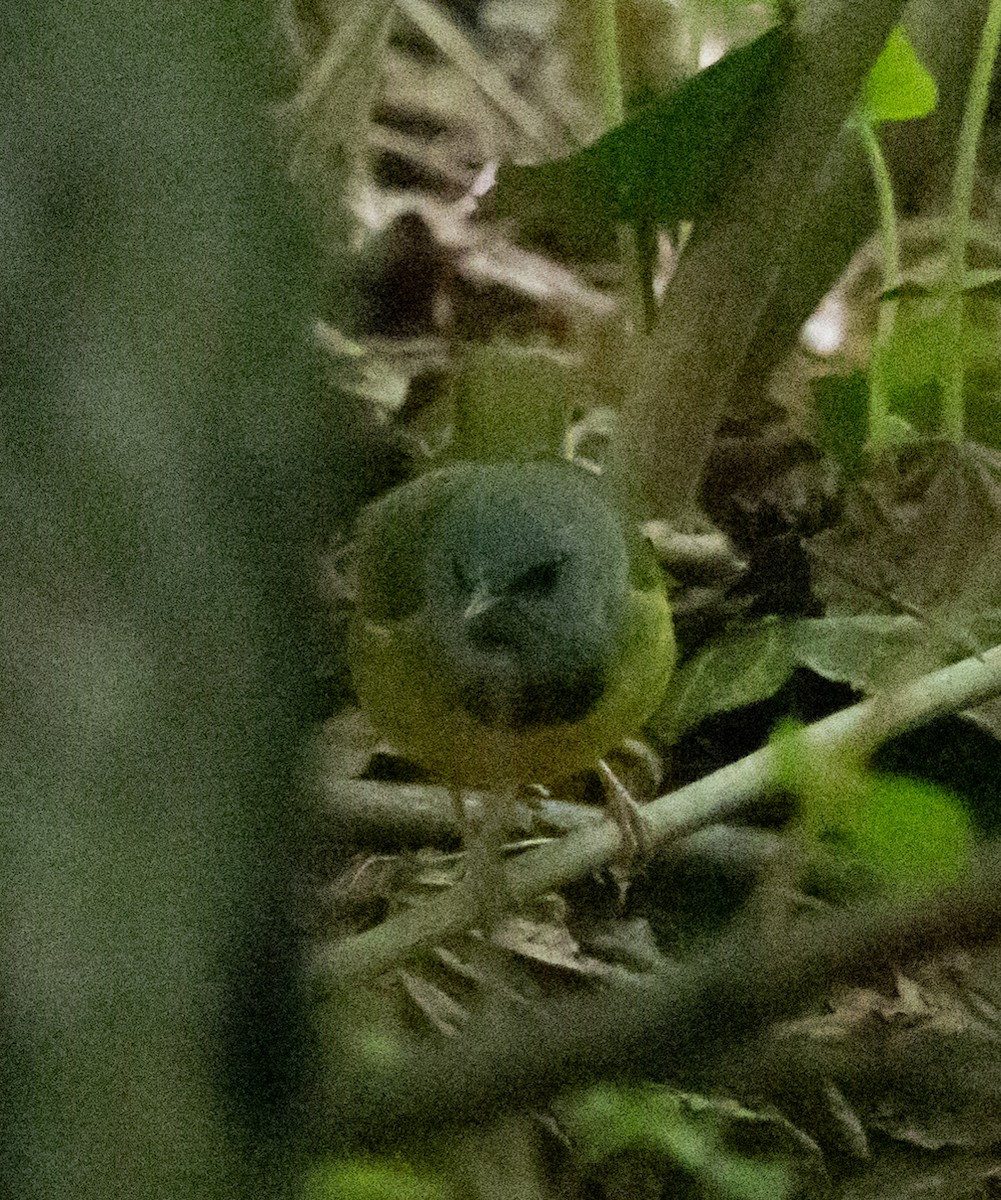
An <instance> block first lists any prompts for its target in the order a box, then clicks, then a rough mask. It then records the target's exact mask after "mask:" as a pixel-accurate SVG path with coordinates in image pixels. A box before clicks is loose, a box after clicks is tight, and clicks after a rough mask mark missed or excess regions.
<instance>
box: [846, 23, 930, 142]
mask: <svg viewBox="0 0 1001 1200" xmlns="http://www.w3.org/2000/svg"><path fill="white" fill-rule="evenodd" d="M936 104H938V88H937V86H936V84H935V80H934V79H933V78H932V76H931V75H930V74H929V73H928V71H927V70H926V69H925V67H923V66H922V65H921V62H920V61H919V60H918V56H917V55H916V54H915V53H914V47H913V46H912V45H911V43H910V39H909V38H908V37H907V34H906V33H905V32H904V30H903V27H902V26H900V25H898V26H897V28H896V29H894V31H893V32H892V33H891V34H890V36H889V38H888V39H887V42H886V45H885V46H884V47H883V51H882V53H881V54H880V56H879V58H877V59H876V62H875V63H874V64H873V68H872V70H871V71H870V72H869V75H868V77H867V78H866V81H865V84H864V86H863V90H862V116H863V118H864V119H865V120H867V121H869V122H870V123H871V124H873V125H875V124H876V123H877V122H879V121H910V120H913V119H914V118H915V117H927V116H928V114H929V113H930V112H933V111H934V110H935V106H936Z"/></svg>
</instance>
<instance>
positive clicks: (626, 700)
mask: <svg viewBox="0 0 1001 1200" xmlns="http://www.w3.org/2000/svg"><path fill="white" fill-rule="evenodd" d="M356 566H357V605H356V612H355V616H354V620H353V623H352V627H351V631H350V637H349V660H350V664H351V671H352V676H353V679H354V683H355V687H356V689H357V693H358V697H359V700H360V702H361V704H362V707H363V708H364V709H365V710H366V712H367V713H368V715H369V717H370V718H371V720H372V722H373V723H374V724H375V725H376V727H377V728H378V729H380V730H381V731H382V732H383V733H385V734H386V735H387V736H388V737H389V739H390V740H391V741H392V742H393V743H394V744H395V746H396V747H397V748H398V749H399V750H400V751H402V752H403V753H405V754H406V755H407V756H409V757H411V758H413V759H414V760H415V761H416V762H418V763H420V764H421V765H423V766H424V767H426V768H427V769H429V770H430V771H431V772H432V773H433V774H434V775H435V776H437V777H438V778H439V779H441V781H442V782H443V783H445V784H447V785H448V786H449V787H450V788H451V790H452V793H453V796H454V797H455V796H459V797H460V799H459V800H458V807H459V810H460V812H461V807H462V806H461V789H463V788H469V787H484V788H487V789H493V790H495V791H497V792H498V793H499V794H503V793H504V792H505V791H511V790H513V788H514V787H515V786H516V785H518V784H524V783H550V782H554V781H556V780H559V779H560V778H562V777H565V776H567V775H569V774H571V773H573V772H575V771H579V770H582V769H585V768H588V767H594V766H597V764H598V760H599V759H600V758H601V756H602V755H603V754H605V753H606V752H607V751H608V750H610V749H612V748H613V747H615V746H616V745H618V744H619V743H620V742H621V741H622V740H623V738H625V737H627V736H629V735H631V734H634V733H636V732H637V731H638V729H639V727H640V726H641V725H642V724H643V723H644V721H645V720H646V719H647V718H648V717H649V716H650V714H651V713H652V712H653V710H654V708H655V707H656V706H657V704H658V702H659V701H660V699H661V697H662V696H663V694H664V691H665V688H666V686H667V683H668V679H669V678H670V675H671V672H672V670H673V667H674V659H675V646H674V632H673V625H672V620H671V612H670V608H669V606H668V601H667V595H666V592H665V589H664V582H663V577H662V575H661V572H660V568H659V566H658V564H657V563H656V561H655V560H654V557H653V554H652V552H651V550H650V548H649V546H648V545H647V544H646V542H645V541H644V540H643V539H642V537H641V536H640V533H639V530H638V528H637V527H636V525H635V524H634V523H632V522H631V521H629V520H628V519H626V518H625V517H623V516H622V515H621V514H620V513H619V511H618V510H617V509H616V507H615V506H614V504H613V503H612V502H611V500H610V499H609V498H607V496H606V491H605V487H604V485H603V483H602V481H601V480H600V479H598V478H596V477H595V476H593V475H591V474H590V473H588V472H586V471H584V470H583V469H581V468H578V467H575V466H573V465H572V464H571V463H568V462H561V461H540V462H504V463H459V464H456V465H452V466H447V467H442V468H439V469H437V470H433V471H431V472H429V473H428V474H426V475H423V476H420V477H419V478H417V479H416V480H414V481H413V482H411V483H408V484H404V485H403V486H401V487H398V488H396V489H394V490H393V491H391V492H389V493H388V494H387V495H386V496H384V497H383V498H381V499H379V500H378V501H376V502H375V503H374V504H372V505H371V506H370V507H369V508H368V509H367V510H366V511H365V512H364V513H363V515H362V517H361V520H360V523H359V529H358V538H357V544H356Z"/></svg>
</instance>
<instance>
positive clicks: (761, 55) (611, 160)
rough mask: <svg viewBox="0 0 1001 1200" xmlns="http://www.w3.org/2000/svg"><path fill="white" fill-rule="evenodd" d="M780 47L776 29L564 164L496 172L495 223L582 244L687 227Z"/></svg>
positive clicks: (774, 78) (725, 166) (725, 173)
mask: <svg viewBox="0 0 1001 1200" xmlns="http://www.w3.org/2000/svg"><path fill="white" fill-rule="evenodd" d="M785 43H786V30H785V27H783V26H775V27H774V28H772V29H770V30H768V31H767V32H766V33H764V34H762V35H761V36H760V37H758V38H756V39H755V40H754V41H753V42H750V43H748V44H747V45H745V46H741V47H739V48H738V49H737V50H733V51H731V53H730V54H727V55H726V56H725V57H724V58H722V59H720V60H719V62H717V63H714V64H713V65H712V66H711V67H707V68H706V69H705V70H704V71H700V72H699V73H698V74H697V75H694V76H692V78H691V79H688V80H687V81H686V82H684V83H683V84H681V85H680V87H678V88H677V89H676V90H675V91H673V92H672V93H671V94H670V95H669V96H667V97H665V98H664V99H663V100H661V101H659V102H657V103H656V104H654V105H652V106H651V107H650V108H647V109H646V110H644V111H643V112H641V113H640V114H639V115H638V116H636V117H633V118H632V119H631V120H629V121H626V122H625V123H624V124H623V125H620V126H618V127H617V128H615V129H612V130H610V131H609V132H608V133H606V134H605V135H604V136H603V137H601V138H599V139H598V140H597V141H596V142H594V143H593V144H592V145H590V146H587V147H585V148H584V149H583V150H579V151H577V153H575V154H573V155H571V156H570V157H569V158H564V159H559V160H557V161H554V162H548V163H540V164H538V165H536V166H513V165H510V164H505V165H503V166H502V167H501V168H500V171H499V172H498V177H497V193H496V195H497V211H498V215H500V216H503V217H520V218H523V219H524V220H526V221H528V222H530V223H532V224H534V225H538V224H545V225H549V226H555V227H557V228H560V229H568V230H569V231H570V232H571V233H572V234H574V235H575V236H576V237H577V238H578V239H580V240H587V239H591V238H594V237H595V236H597V235H598V233H599V232H600V231H602V230H605V229H607V228H608V227H610V226H612V225H614V224H615V223H616V222H619V221H628V222H632V223H634V224H635V223H638V222H640V221H643V220H645V219H651V218H652V219H654V220H656V221H658V222H659V223H660V224H662V225H666V226H674V225H676V224H677V223H678V222H679V221H683V220H694V219H695V218H696V217H698V216H700V215H701V214H702V213H704V212H705V210H706V209H707V208H708V207H709V206H710V205H711V204H712V202H713V200H714V199H715V197H716V196H718V195H719V193H720V191H721V190H722V188H723V187H724V186H725V182H726V180H727V178H728V177H729V173H730V170H731V169H732V167H733V164H734V161H735V158H736V157H737V156H736V155H735V153H734V151H735V148H736V146H737V145H738V144H739V142H740V140H741V139H742V138H743V137H744V136H745V135H746V133H747V131H748V129H749V128H750V126H751V124H752V121H753V119H754V117H755V115H756V113H758V112H760V111H761V110H762V109H763V108H764V106H765V105H766V104H767V103H768V101H769V100H770V98H771V97H772V96H773V95H774V94H775V92H776V90H777V87H778V84H779V82H780V78H781V71H780V70H779V66H780V64H781V61H782V57H783V56H782V54H781V50H782V48H783V47H784V45H785Z"/></svg>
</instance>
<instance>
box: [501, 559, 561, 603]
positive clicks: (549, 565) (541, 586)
mask: <svg viewBox="0 0 1001 1200" xmlns="http://www.w3.org/2000/svg"><path fill="white" fill-rule="evenodd" d="M565 561H566V557H565V556H564V557H562V558H551V559H549V560H548V561H546V562H542V563H536V564H535V566H534V567H529V568H528V570H527V571H522V573H521V574H520V575H518V576H516V577H515V578H514V579H513V580H512V581H511V586H510V589H509V590H510V591H512V592H516V593H519V594H521V595H538V594H540V593H542V592H548V591H550V590H551V589H552V588H554V587H555V586H556V581H557V580H558V579H559V577H560V570H561V568H562V566H563V564H564V562H565Z"/></svg>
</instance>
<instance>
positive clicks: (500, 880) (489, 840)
mask: <svg viewBox="0 0 1001 1200" xmlns="http://www.w3.org/2000/svg"><path fill="white" fill-rule="evenodd" d="M451 794H452V803H453V805H454V806H455V808H456V813H457V815H458V814H459V813H460V812H461V815H462V822H463V846H464V848H465V851H466V866H465V872H464V876H465V877H464V879H463V885H464V886H465V887H466V890H467V891H468V893H469V896H470V898H471V900H472V902H473V906H474V909H475V913H474V919H475V923H476V925H477V926H478V927H479V928H480V929H481V930H482V931H483V932H484V933H485V934H486V933H489V932H490V930H491V929H493V928H494V927H495V926H496V925H497V924H498V923H499V922H500V921H501V920H502V919H503V917H504V916H506V915H507V913H508V912H510V910H511V907H512V903H511V894H510V891H509V890H508V883H507V871H506V869H505V866H504V838H505V835H506V833H507V823H508V815H509V813H510V811H511V808H512V806H513V802H514V789H513V788H511V789H504V790H503V791H497V792H493V791H491V792H484V793H482V795H483V797H484V803H483V804H482V807H481V810H480V815H479V820H477V821H471V820H470V819H469V818H468V817H467V816H466V814H465V809H464V806H463V802H462V792H461V791H460V790H459V789H458V788H452V789H451Z"/></svg>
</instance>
